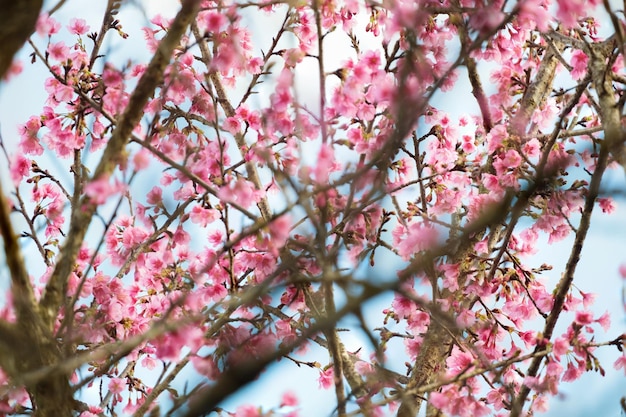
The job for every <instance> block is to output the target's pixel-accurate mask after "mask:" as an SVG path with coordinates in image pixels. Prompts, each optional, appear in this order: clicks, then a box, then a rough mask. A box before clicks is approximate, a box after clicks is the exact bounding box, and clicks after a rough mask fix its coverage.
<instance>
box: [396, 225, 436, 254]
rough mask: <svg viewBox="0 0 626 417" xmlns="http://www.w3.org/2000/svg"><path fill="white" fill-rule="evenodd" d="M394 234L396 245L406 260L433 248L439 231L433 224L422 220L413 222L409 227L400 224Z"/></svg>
mask: <svg viewBox="0 0 626 417" xmlns="http://www.w3.org/2000/svg"><path fill="white" fill-rule="evenodd" d="M393 234H394V245H395V246H396V248H397V249H398V254H399V255H400V256H401V257H402V259H404V260H405V261H408V260H409V259H410V258H411V256H413V255H414V254H415V253H418V252H420V251H423V250H427V249H430V248H432V247H433V246H434V245H435V244H436V243H437V240H438V238H439V232H437V230H436V229H435V228H434V227H433V226H431V225H426V224H424V223H422V222H413V223H411V224H409V226H408V228H405V227H404V226H402V225H398V227H397V228H396V229H394V232H393Z"/></svg>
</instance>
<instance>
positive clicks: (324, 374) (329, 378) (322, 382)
mask: <svg viewBox="0 0 626 417" xmlns="http://www.w3.org/2000/svg"><path fill="white" fill-rule="evenodd" d="M334 375H335V372H334V371H333V367H332V366H329V367H328V368H326V370H324V371H320V376H319V378H318V379H317V381H318V382H319V386H320V388H322V389H329V388H330V387H332V386H333V385H334V384H335V379H334V378H335V376H334Z"/></svg>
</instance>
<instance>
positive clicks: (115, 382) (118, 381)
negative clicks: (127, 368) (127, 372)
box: [108, 378, 126, 394]
mask: <svg viewBox="0 0 626 417" xmlns="http://www.w3.org/2000/svg"><path fill="white" fill-rule="evenodd" d="M108 388H109V391H111V393H113V394H121V393H122V392H123V391H124V390H125V389H126V380H125V379H123V378H111V380H110V381H109V385H108Z"/></svg>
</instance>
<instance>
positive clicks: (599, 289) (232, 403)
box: [0, 0, 626, 417]
mask: <svg viewBox="0 0 626 417" xmlns="http://www.w3.org/2000/svg"><path fill="white" fill-rule="evenodd" d="M45 4H46V6H45V7H46V8H48V9H49V8H50V7H51V5H52V4H54V2H49V1H48V2H46V3H45ZM84 4H85V3H84V2H83V1H77V0H69V1H67V3H66V4H65V5H64V6H63V8H62V9H61V10H60V12H58V15H57V18H58V19H59V20H61V21H63V22H68V21H69V18H70V17H81V18H84V19H86V20H87V21H88V23H89V24H90V25H91V27H92V30H95V28H97V27H99V24H100V20H101V16H102V12H103V10H104V8H105V5H106V1H90V2H89V7H84ZM143 7H144V11H145V14H146V15H147V16H153V15H154V14H155V13H157V12H161V13H163V14H164V15H166V16H173V13H175V11H176V10H177V8H176V2H175V1H171V0H156V1H145V2H143ZM120 20H121V21H122V24H123V25H124V30H125V31H126V32H128V33H129V35H130V37H129V40H128V41H125V42H121V41H120V40H119V39H115V38H113V37H111V38H113V39H111V42H109V43H108V44H107V47H106V48H105V49H104V51H105V52H107V48H108V51H110V52H113V53H118V52H120V55H125V56H128V55H132V56H133V57H134V58H135V59H137V60H144V61H145V60H146V59H147V58H148V55H147V51H146V50H145V47H144V45H143V35H142V33H141V32H140V28H141V26H142V25H144V24H145V18H144V15H143V12H142V11H141V9H140V8H139V7H133V6H132V5H131V6H128V7H126V8H124V9H123V12H122V13H121V15H120ZM249 24H250V27H251V30H252V31H253V33H255V36H258V37H259V39H260V42H261V43H263V42H265V44H267V40H269V39H270V37H271V36H272V34H273V32H272V31H271V30H268V29H267V26H266V22H264V21H259V20H254V21H250V22H249ZM363 25H364V24H363ZM333 36H334V35H333ZM367 36H369V35H367ZM370 40H371V39H370ZM364 42H365V43H367V42H368V39H367V38H365V39H362V43H364ZM37 43H38V44H39V45H42V44H43V40H42V39H39V38H37ZM327 45H332V49H331V48H328V47H327V48H326V52H327V54H328V55H327V58H326V63H327V68H328V69H329V71H332V70H334V69H335V68H339V67H340V66H341V64H342V62H343V61H344V60H345V59H346V57H347V56H352V52H351V51H350V49H349V43H348V41H347V39H341V38H339V37H337V38H329V39H328V42H327ZM293 46H295V45H293ZM120 48H136V49H135V50H133V52H132V54H128V53H127V52H124V51H122V50H121V49H120ZM30 52H31V51H30V50H29V47H26V48H25V49H24V50H23V51H22V53H21V58H22V59H23V60H24V62H25V64H24V67H25V68H24V71H23V73H22V74H21V75H20V76H18V77H16V78H15V79H13V80H11V81H10V82H8V83H4V84H3V85H0V130H1V132H2V137H3V139H4V142H5V145H6V146H7V148H8V150H9V151H11V148H12V147H14V146H15V144H16V143H17V140H18V136H17V132H16V126H17V125H18V124H20V123H24V122H25V121H26V120H27V119H28V118H29V117H30V116H31V115H32V114H37V113H38V112H40V110H41V108H42V105H43V103H44V100H45V92H44V90H43V87H42V86H43V80H44V79H45V77H46V71H45V69H44V68H43V65H41V64H36V65H30V64H29V63H28V54H29V53H30ZM316 71H317V70H316V68H315V66H314V65H310V66H308V67H306V68H304V69H303V70H301V71H300V72H299V74H298V78H297V81H298V92H299V97H300V98H301V99H302V100H304V101H305V102H308V103H311V105H313V103H317V93H316V91H317V72H316ZM459 78H460V79H461V80H465V79H466V77H463V76H460V77H459ZM487 79H488V78H487ZM460 92H463V94H466V93H468V92H469V84H468V82H467V81H461V83H460V84H459V86H458V87H457V90H455V91H454V92H453V93H449V94H444V95H442V94H440V95H438V96H437V97H436V102H435V103H436V105H437V106H438V107H440V108H444V109H447V110H448V111H450V112H451V113H452V114H456V115H458V114H461V113H462V112H467V111H471V110H472V108H471V106H472V105H473V103H469V104H468V103H467V102H463V101H462V100H461V101H459V100H456V99H455V97H456V95H457V94H460ZM470 97H471V96H470ZM265 99H266V97H265V98H264V97H263V96H262V95H260V96H259V98H258V100H265ZM468 106H469V108H468ZM1 160H3V159H1ZM51 163H54V162H53V161H51ZM0 175H2V178H3V180H6V178H7V176H6V167H5V166H4V162H0ZM604 188H605V189H606V190H613V191H617V193H611V194H613V195H615V197H616V201H617V205H618V209H617V211H616V212H615V213H613V214H611V215H603V214H602V213H600V212H599V210H598V211H596V212H594V217H593V219H592V226H591V230H590V233H589V236H588V238H587V241H586V243H585V247H584V250H583V254H582V259H581V262H580V264H579V266H578V269H577V272H576V279H575V283H576V285H577V286H578V288H579V289H581V290H582V291H585V292H593V293H596V294H597V298H596V303H595V305H594V306H593V308H592V309H593V311H594V312H595V313H596V316H599V315H600V314H602V313H604V311H606V310H609V311H610V312H611V313H612V325H611V329H610V331H609V333H608V334H604V333H603V332H602V330H601V329H600V330H599V331H598V333H596V337H597V340H598V341H600V340H607V339H609V338H614V337H616V336H617V335H618V334H620V333H623V332H624V331H626V317H625V315H624V310H623V308H622V305H623V304H622V300H623V299H622V297H623V281H622V280H621V278H620V277H619V275H618V273H617V271H618V267H619V265H620V264H622V263H624V262H626V200H625V199H624V191H625V190H626V181H624V172H622V171H621V169H619V170H613V172H611V173H610V175H609V179H608V180H607V181H605V183H604ZM571 241H572V239H571V238H570V239H567V240H565V241H563V242H559V243H558V244H554V245H550V246H549V245H547V242H546V239H543V240H542V242H541V244H540V245H539V246H538V252H537V254H536V255H535V256H534V257H533V259H532V260H531V261H530V262H529V264H531V265H534V266H538V265H541V264H542V263H544V262H545V263H549V264H552V265H553V266H554V269H553V270H552V271H550V272H549V273H546V274H545V276H546V277H548V279H549V283H550V284H551V285H552V287H553V285H554V284H555V283H556V282H557V280H558V279H559V277H560V274H561V272H562V270H563V267H564V265H565V262H566V261H567V258H568V256H569V251H570V249H571ZM392 268H394V265H390V264H389V262H388V260H385V259H380V260H378V263H377V266H376V267H375V268H374V269H373V270H372V271H370V276H372V277H373V278H374V279H379V278H380V279H382V278H384V276H385V274H386V273H388V272H389V271H391V270H393V269H392ZM3 278H6V277H5V276H4V275H0V279H3ZM0 287H3V288H6V281H5V282H1V283H0ZM390 297H391V296H389V295H386V296H382V297H379V298H377V299H375V300H373V301H371V302H370V303H369V304H368V306H367V309H366V312H367V317H366V320H367V321H368V322H369V323H371V324H372V327H376V326H377V325H379V324H380V323H381V321H382V314H381V311H382V310H383V309H384V308H385V307H388V306H389V304H390V299H391V298H390ZM570 322H571V319H570V318H568V317H567V316H565V317H563V318H562V319H561V320H560V326H561V327H560V329H561V330H564V328H565V327H566V326H567V325H568V324H569V323H570ZM342 337H343V340H344V343H345V344H346V346H347V347H348V350H357V349H358V348H359V347H361V346H365V349H367V346H368V342H367V341H366V340H365V338H364V337H363V335H359V334H349V335H348V334H342ZM312 354H313V355H314V356H316V357H317V360H319V361H320V362H322V363H327V361H328V359H327V353H325V351H322V350H317V351H315V350H313V351H312ZM598 356H599V358H600V359H601V363H602V365H603V366H604V368H605V370H606V372H607V375H606V377H605V378H600V377H599V375H597V374H596V373H593V372H591V373H586V374H584V375H583V377H582V378H581V379H580V380H578V381H576V382H574V383H568V384H561V385H560V387H559V388H560V395H559V396H558V397H556V398H553V399H552V400H551V401H550V404H551V409H550V411H549V412H548V413H546V414H543V415H544V416H546V417H558V416H564V415H567V416H569V417H586V416H607V417H618V416H620V414H621V412H620V407H619V398H620V396H623V395H626V379H625V378H624V376H623V372H621V373H620V372H617V371H615V370H614V369H613V366H612V364H613V362H614V361H615V359H616V358H617V350H616V349H615V348H603V349H601V350H600V351H598ZM405 358H406V356H405V352H404V349H403V347H401V346H400V345H398V350H397V355H395V357H394V354H393V352H389V360H390V362H391V363H393V362H394V360H395V362H399V364H400V366H401V364H402V363H403V362H404V360H405ZM190 377H191V376H190ZM317 377H318V372H317V371H316V370H315V369H307V368H297V367H296V366H295V364H293V363H291V362H289V361H286V360H283V361H281V362H280V363H278V364H276V365H274V366H272V367H271V368H270V369H269V370H268V371H266V373H265V374H264V376H263V377H262V379H261V380H260V381H257V382H255V383H253V384H251V385H250V386H249V387H247V388H245V389H243V390H242V391H241V392H239V393H238V395H236V396H233V397H232V398H231V399H229V400H228V401H227V402H226V403H225V404H224V408H226V409H229V410H233V409H234V408H235V407H236V406H237V405H239V404H242V403H253V404H259V405H264V406H266V407H273V406H276V405H277V404H278V403H279V402H280V396H281V394H282V392H283V391H284V390H285V389H293V390H294V391H295V392H296V393H297V395H298V397H299V399H300V400H301V407H302V408H301V409H302V412H301V416H303V417H319V416H326V415H331V413H332V410H333V404H334V394H333V392H332V390H329V391H321V390H320V389H319V388H318V383H317Z"/></svg>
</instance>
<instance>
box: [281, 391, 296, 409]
mask: <svg viewBox="0 0 626 417" xmlns="http://www.w3.org/2000/svg"><path fill="white" fill-rule="evenodd" d="M298 402H299V401H298V397H297V396H296V394H294V393H293V391H287V392H285V393H284V394H283V396H282V400H281V402H280V406H281V407H295V406H297V405H298Z"/></svg>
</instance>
